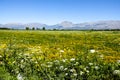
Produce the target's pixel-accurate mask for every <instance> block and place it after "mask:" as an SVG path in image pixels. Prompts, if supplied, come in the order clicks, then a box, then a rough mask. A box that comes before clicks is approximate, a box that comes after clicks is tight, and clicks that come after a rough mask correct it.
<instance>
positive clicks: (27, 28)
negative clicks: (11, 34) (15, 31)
mask: <svg viewBox="0 0 120 80" xmlns="http://www.w3.org/2000/svg"><path fill="white" fill-rule="evenodd" d="M25 29H26V30H46V28H45V27H43V28H42V29H40V28H35V27H32V28H30V27H26V28H25Z"/></svg>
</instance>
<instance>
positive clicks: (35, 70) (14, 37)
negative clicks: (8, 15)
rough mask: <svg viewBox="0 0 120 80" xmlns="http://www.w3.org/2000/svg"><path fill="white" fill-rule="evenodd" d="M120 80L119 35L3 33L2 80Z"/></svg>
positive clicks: (0, 35)
mask: <svg viewBox="0 0 120 80" xmlns="http://www.w3.org/2000/svg"><path fill="white" fill-rule="evenodd" d="M119 79H120V32H119V31H17V30H1V31H0V80H119Z"/></svg>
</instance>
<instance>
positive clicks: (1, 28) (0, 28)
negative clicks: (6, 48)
mask: <svg viewBox="0 0 120 80" xmlns="http://www.w3.org/2000/svg"><path fill="white" fill-rule="evenodd" d="M0 30H10V28H6V27H0Z"/></svg>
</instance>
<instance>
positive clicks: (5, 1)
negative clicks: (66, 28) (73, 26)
mask: <svg viewBox="0 0 120 80" xmlns="http://www.w3.org/2000/svg"><path fill="white" fill-rule="evenodd" d="M101 20H120V0H0V24H6V23H31V22H33V23H34V22H37V23H45V24H50V25H52V24H57V23H60V22H62V21H71V22H73V23H82V22H94V21H101Z"/></svg>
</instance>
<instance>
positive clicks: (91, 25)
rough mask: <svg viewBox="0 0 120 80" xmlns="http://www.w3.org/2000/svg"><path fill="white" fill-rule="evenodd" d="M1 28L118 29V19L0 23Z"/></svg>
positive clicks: (119, 23)
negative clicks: (53, 23) (78, 21)
mask: <svg viewBox="0 0 120 80" xmlns="http://www.w3.org/2000/svg"><path fill="white" fill-rule="evenodd" d="M0 27H2V28H4V27H5V28H12V29H25V28H26V27H29V28H32V27H34V28H39V29H42V28H43V27H45V28H46V29H77V30H86V29H98V30H99V29H120V20H110V21H96V22H85V23H77V24H74V23H72V22H69V21H64V22H61V23H59V24H55V25H47V24H42V23H28V24H21V23H8V24H0Z"/></svg>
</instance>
